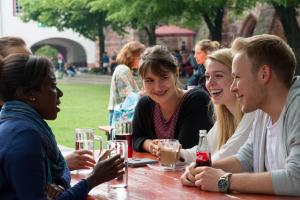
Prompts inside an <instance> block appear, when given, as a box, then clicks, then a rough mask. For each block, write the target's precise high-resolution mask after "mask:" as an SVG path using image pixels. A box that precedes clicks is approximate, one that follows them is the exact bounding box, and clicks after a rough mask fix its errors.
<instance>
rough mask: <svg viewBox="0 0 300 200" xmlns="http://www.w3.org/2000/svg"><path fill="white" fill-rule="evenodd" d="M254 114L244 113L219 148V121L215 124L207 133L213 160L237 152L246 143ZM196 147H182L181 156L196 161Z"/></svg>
mask: <svg viewBox="0 0 300 200" xmlns="http://www.w3.org/2000/svg"><path fill="white" fill-rule="evenodd" d="M254 116H255V112H251V113H247V114H244V116H243V118H242V120H241V121H240V123H239V125H238V127H237V128H236V130H235V132H234V134H233V135H232V136H231V137H230V138H229V139H228V140H227V142H226V143H225V144H223V145H222V146H221V148H220V149H219V150H217V149H216V147H217V137H218V131H217V129H218V128H217V123H215V124H214V126H213V127H212V128H211V129H210V130H209V132H208V135H207V140H208V147H209V149H210V151H211V155H212V158H211V159H212V161H216V160H219V159H223V158H226V157H228V156H232V155H234V154H235V153H237V151H238V150H239V148H240V147H241V146H242V145H243V144H244V143H245V141H246V140H247V138H248V136H249V133H250V131H251V128H252V123H253V121H254ZM196 149H197V146H194V147H193V148H191V149H181V150H180V157H181V158H183V159H184V161H185V162H186V163H191V162H194V161H195V159H196Z"/></svg>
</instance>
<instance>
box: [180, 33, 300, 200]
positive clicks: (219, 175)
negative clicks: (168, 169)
mask: <svg viewBox="0 0 300 200" xmlns="http://www.w3.org/2000/svg"><path fill="white" fill-rule="evenodd" d="M232 49H233V51H234V52H235V55H234V59H233V68H232V74H233V77H234V82H233V83H232V86H231V91H232V92H234V93H235V94H236V96H237V97H238V99H239V101H240V104H241V106H242V111H243V112H245V113H247V112H252V111H255V110H256V117H255V121H254V123H253V127H252V131H251V133H250V136H249V138H248V140H247V142H246V143H245V144H244V145H243V146H242V147H241V148H240V150H239V151H238V153H237V154H236V155H234V156H231V157H228V158H225V159H222V160H218V161H216V162H214V163H212V167H197V168H193V167H192V166H191V167H189V171H186V172H185V173H184V174H183V175H182V177H181V181H182V183H183V184H184V185H189V186H197V187H199V188H200V189H202V190H206V191H220V192H230V191H237V192H242V193H265V194H276V195H294V196H300V190H299V186H300V123H299V122H300V77H294V73H295V68H296V58H295V55H294V53H293V51H292V49H291V48H290V47H289V46H288V45H287V44H286V43H285V42H284V41H283V40H282V39H280V38H279V37H277V36H273V35H267V34H264V35H257V36H253V37H250V38H238V39H236V40H235V41H234V42H233V45H232Z"/></svg>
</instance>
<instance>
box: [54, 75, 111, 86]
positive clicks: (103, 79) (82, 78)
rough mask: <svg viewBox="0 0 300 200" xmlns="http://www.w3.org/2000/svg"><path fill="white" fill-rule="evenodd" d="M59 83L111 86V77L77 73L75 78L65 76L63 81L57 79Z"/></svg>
mask: <svg viewBox="0 0 300 200" xmlns="http://www.w3.org/2000/svg"><path fill="white" fill-rule="evenodd" d="M57 81H58V82H59V83H89V84H100V85H109V84H110V81H111V76H110V75H95V74H89V73H77V74H76V75H75V76H74V77H68V76H66V75H64V76H63V78H62V79H57Z"/></svg>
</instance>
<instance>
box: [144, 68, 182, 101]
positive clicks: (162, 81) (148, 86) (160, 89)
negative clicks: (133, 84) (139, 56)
mask: <svg viewBox="0 0 300 200" xmlns="http://www.w3.org/2000/svg"><path fill="white" fill-rule="evenodd" d="M176 81H177V77H176V74H174V73H173V72H171V71H167V72H164V73H162V74H160V75H156V74H154V73H152V71H151V70H150V69H148V70H147V71H146V73H145V76H144V78H143V85H144V89H145V91H146V93H147V95H148V96H149V97H150V98H151V99H152V100H153V101H155V102H156V103H158V104H160V105H161V104H165V103H168V102H170V101H172V99H173V97H174V96H175V95H176V91H177V86H176Z"/></svg>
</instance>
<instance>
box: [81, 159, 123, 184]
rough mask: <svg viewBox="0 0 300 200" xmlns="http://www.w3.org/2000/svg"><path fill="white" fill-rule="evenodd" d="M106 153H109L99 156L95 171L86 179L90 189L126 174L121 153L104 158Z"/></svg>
mask: <svg viewBox="0 0 300 200" xmlns="http://www.w3.org/2000/svg"><path fill="white" fill-rule="evenodd" d="M106 155H107V154H103V156H101V157H100V158H99V160H98V162H97V164H96V166H95V168H94V170H93V172H92V173H91V175H90V176H89V177H88V178H87V179H86V180H87V181H88V185H89V189H90V190H91V189H93V188H94V187H95V186H97V185H99V184H101V183H104V182H107V181H109V180H112V179H114V178H117V177H119V176H121V175H123V174H124V170H123V168H124V167H125V164H124V158H120V155H115V156H113V157H111V158H109V159H104V157H105V156H106Z"/></svg>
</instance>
